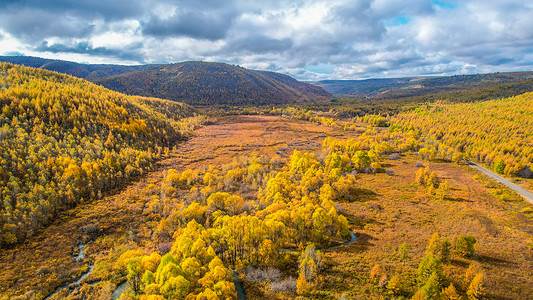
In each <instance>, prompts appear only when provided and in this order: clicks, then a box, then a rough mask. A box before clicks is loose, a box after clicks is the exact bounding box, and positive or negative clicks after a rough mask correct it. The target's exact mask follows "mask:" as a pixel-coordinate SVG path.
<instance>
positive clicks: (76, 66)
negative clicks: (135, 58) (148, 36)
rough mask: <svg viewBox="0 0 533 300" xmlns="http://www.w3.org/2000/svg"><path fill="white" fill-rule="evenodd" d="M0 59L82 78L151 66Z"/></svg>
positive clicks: (7, 57)
mask: <svg viewBox="0 0 533 300" xmlns="http://www.w3.org/2000/svg"><path fill="white" fill-rule="evenodd" d="M0 61H3V62H9V63H12V64H17V65H23V66H26V67H33V68H40V69H44V70H49V71H55V72H59V73H64V74H68V75H72V76H75V77H78V78H84V79H90V78H98V77H104V76H112V75H118V74H124V73H128V72H134V71H140V70H144V69H147V68H149V67H152V65H139V66H122V65H110V64H102V65H97V64H80V63H76V62H72V61H64V60H59V59H47V58H40V57H32V56H0Z"/></svg>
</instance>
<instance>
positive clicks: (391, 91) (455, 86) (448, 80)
mask: <svg viewBox="0 0 533 300" xmlns="http://www.w3.org/2000/svg"><path fill="white" fill-rule="evenodd" d="M528 79H533V72H506V73H489V74H475V75H455V76H445V77H405V78H383V79H367V80H323V81H317V82H314V83H313V84H315V85H318V86H321V87H323V88H324V89H325V90H327V91H328V92H330V93H332V94H342V95H354V96H360V97H369V98H376V99H383V98H400V97H412V96H421V95H427V94H431V93H437V92H445V91H454V90H464V89H471V88H477V87H485V86H490V85H496V84H504V83H514V82H520V81H525V80H528Z"/></svg>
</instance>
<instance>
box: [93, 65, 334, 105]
mask: <svg viewBox="0 0 533 300" xmlns="http://www.w3.org/2000/svg"><path fill="white" fill-rule="evenodd" d="M91 80H92V81H93V82H95V83H97V84H100V85H102V86H104V87H107V88H109V89H112V90H115V91H120V92H123V93H126V94H133V95H140V96H151V97H158V98H164V99H171V100H176V101H182V102H185V103H188V104H191V105H268V104H288V103H309V102H316V101H320V100H326V99H328V98H329V97H330V96H331V95H330V94H329V93H328V92H326V91H325V90H324V89H323V88H321V87H318V86H313V85H311V84H307V83H303V82H300V81H298V80H296V79H294V78H292V77H289V76H287V75H283V74H279V73H274V72H265V71H254V70H248V69H245V68H242V67H238V66H233V65H228V64H224V63H210V62H183V63H177V64H170V65H160V66H155V67H152V68H149V69H146V70H142V71H137V72H132V73H126V74H121V75H116V76H109V77H103V78H97V79H91Z"/></svg>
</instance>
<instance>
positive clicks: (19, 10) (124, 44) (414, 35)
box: [0, 0, 533, 79]
mask: <svg viewBox="0 0 533 300" xmlns="http://www.w3.org/2000/svg"><path fill="white" fill-rule="evenodd" d="M121 1H122V0H121ZM126 2H127V4H126ZM43 3H44V2H42V1H38V0H29V1H25V2H13V3H11V4H9V5H8V4H1V3H0V34H1V36H2V37H0V38H1V39H2V42H1V43H0V54H6V53H12V52H22V53H25V54H31V55H37V56H45V57H50V56H53V57H55V58H62V59H67V60H74V61H82V62H95V63H103V62H109V63H119V62H121V61H122V62H124V63H164V62H169V63H170V62H178V61H184V60H208V61H222V62H228V63H232V64H239V65H242V66H245V67H249V68H256V69H267V70H274V71H280V72H285V73H287V74H290V75H293V76H295V77H297V78H300V79H317V78H321V79H324V78H337V79H338V78H345V79H356V78H369V77H383V76H408V75H411V76H412V75H427V74H456V73H464V72H466V73H477V72H493V71H511V70H523V69H531V68H532V66H533V62H532V55H533V54H532V52H533V50H532V49H533V18H531V16H532V15H533V5H532V4H531V3H530V1H527V0H523V1H520V0H508V1H497V0H466V1H440V2H439V3H441V4H438V5H437V4H435V2H433V1H428V0H404V1H396V0H373V1H372V0H334V1H318V0H313V1H311V0H296V1H281V0H275V1H256V0H225V1H221V0H206V1H201V2H193V1H185V0H180V1H171V0H165V1H155V0H149V1H141V0H132V1H122V2H114V1H108V0H94V1H78V2H71V3H70V4H68V6H66V4H65V2H64V1H59V0H57V1H56V0H50V1H47V2H46V5H45V4H43ZM36 28H37V29H38V30H37V29H36ZM323 66H331V67H328V68H324V67H323ZM313 70H314V71H316V72H313Z"/></svg>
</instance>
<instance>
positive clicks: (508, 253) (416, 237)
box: [0, 116, 533, 299]
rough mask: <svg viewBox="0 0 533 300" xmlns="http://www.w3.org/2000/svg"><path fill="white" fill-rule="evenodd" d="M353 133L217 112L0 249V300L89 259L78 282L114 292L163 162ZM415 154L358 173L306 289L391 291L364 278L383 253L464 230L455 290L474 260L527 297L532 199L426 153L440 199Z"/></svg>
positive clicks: (68, 274)
mask: <svg viewBox="0 0 533 300" xmlns="http://www.w3.org/2000/svg"><path fill="white" fill-rule="evenodd" d="M355 134H356V133H353V132H351V133H350V132H343V131H339V130H335V129H333V128H329V127H324V126H318V125H316V124H312V123H309V122H304V121H297V120H292V119H285V118H282V117H274V116H227V117H222V118H220V119H219V120H218V121H217V122H215V124H213V125H209V126H205V127H203V128H201V129H199V130H197V131H196V132H195V135H194V136H193V137H192V138H191V139H189V140H188V141H186V142H183V143H182V144H180V145H178V146H177V147H176V149H175V150H173V151H171V153H170V155H169V156H168V157H167V158H166V159H164V160H162V161H161V163H160V166H159V168H158V169H157V170H155V171H153V172H151V173H149V174H147V175H145V176H144V177H142V178H139V179H138V180H137V181H135V182H133V183H131V184H129V185H128V186H126V187H125V188H124V189H122V190H121V191H117V192H116V193H115V194H111V195H108V196H105V197H104V198H103V199H100V200H95V201H93V202H90V203H86V204H83V205H79V206H78V207H76V208H74V209H72V210H69V211H66V212H64V213H62V214H61V216H60V217H59V218H57V220H56V221H55V222H54V224H53V225H51V226H50V227H48V228H46V229H44V230H43V231H42V232H40V233H38V234H37V235H36V236H35V237H34V238H33V239H32V240H30V241H27V242H25V243H23V244H20V245H17V246H16V247H15V248H13V249H8V250H2V251H1V252H0V299H15V297H14V296H19V295H23V296H22V297H20V299H42V298H43V297H44V296H46V295H48V294H50V293H51V292H53V291H54V290H55V288H56V287H58V286H61V285H62V284H63V283H64V282H67V281H70V280H71V279H73V278H77V277H78V276H79V275H80V274H82V273H83V272H85V271H86V269H87V268H88V262H89V261H97V262H98V263H97V264H96V265H95V268H94V270H93V271H92V272H91V273H90V274H89V276H87V278H85V279H84V280H85V282H87V283H89V282H97V281H100V280H102V282H100V283H97V284H95V285H86V286H84V287H83V288H85V289H95V290H101V291H104V290H106V289H107V292H109V290H111V291H112V290H113V289H114V287H115V285H116V284H118V283H120V282H121V281H123V280H124V275H123V274H122V275H121V276H118V275H117V273H113V274H107V273H106V272H107V271H106V270H111V269H113V266H108V265H109V264H112V263H111V262H112V261H116V259H117V257H118V255H119V254H120V253H121V251H123V250H124V248H132V247H133V246H132V245H135V247H138V246H140V247H142V248H144V249H145V250H146V251H153V250H156V249H157V247H158V245H157V244H156V243H154V242H153V241H152V239H151V236H152V232H153V230H154V228H156V227H157V224H158V220H153V219H150V218H149V217H148V216H147V215H146V214H144V213H143V211H144V209H145V204H146V203H147V202H148V199H149V198H150V197H153V196H154V195H157V191H156V190H155V187H156V186H157V185H158V183H160V182H161V181H162V180H163V178H164V174H165V172H166V170H168V169H170V168H173V169H176V170H178V171H179V172H181V171H183V170H185V169H186V168H189V169H201V168H205V167H207V166H209V165H222V164H227V163H231V161H232V160H233V159H234V158H236V157H239V156H249V155H251V154H253V153H257V154H259V155H267V156H270V157H274V156H276V155H281V156H285V157H287V156H289V155H290V154H292V150H293V149H299V150H305V151H310V152H321V151H323V150H322V147H321V144H322V140H323V139H324V137H325V136H332V137H337V138H349V137H351V136H354V135H355ZM417 159H419V158H418V157H417V156H416V155H414V154H408V155H402V158H401V159H398V160H387V159H384V160H383V162H382V166H383V167H384V168H386V169H389V170H392V171H393V175H392V176H389V175H387V174H385V173H377V174H359V175H358V179H357V182H358V185H359V186H358V189H357V195H356V197H355V200H354V201H351V202H343V203H339V206H340V209H341V210H342V212H343V213H344V214H345V216H346V217H347V218H348V220H349V222H350V226H351V227H352V229H353V230H354V231H355V232H356V233H357V234H358V235H359V238H358V240H357V242H355V243H353V244H351V245H349V246H345V247H338V248H334V249H331V250H326V251H324V253H325V259H326V269H325V270H324V271H323V272H322V273H323V274H324V283H323V284H322V285H321V286H320V287H319V288H318V289H317V290H316V291H315V292H314V294H313V295H312V297H314V298H321V299H337V298H338V297H339V296H342V295H345V296H346V297H348V298H349V299H379V298H383V297H384V298H388V297H389V296H387V293H386V292H384V291H383V289H381V288H379V287H378V286H377V284H376V283H375V282H373V281H372V280H371V279H370V277H369V273H370V269H371V268H372V267H373V266H374V265H375V264H377V263H379V264H381V265H382V266H383V267H384V269H385V272H386V273H387V274H388V275H389V276H392V275H394V274H396V273H399V272H404V273H405V272H407V273H408V272H412V271H413V270H415V271H416V267H417V265H418V262H419V261H420V259H421V257H422V256H423V255H424V249H425V247H426V245H427V243H428V241H429V239H430V237H431V235H432V234H433V233H434V232H438V233H439V234H440V235H441V236H442V237H449V238H450V240H453V238H454V237H455V236H458V235H462V234H466V233H470V234H472V235H473V236H475V237H476V239H477V240H478V243H477V246H476V255H475V256H474V257H473V258H472V259H463V258H459V257H456V256H454V257H453V260H452V263H451V264H448V265H446V266H445V268H444V271H445V275H446V276H447V277H449V278H451V279H452V281H453V282H454V283H455V284H456V287H457V288H459V289H461V288H462V285H461V280H462V276H463V274H464V272H465V271H466V268H467V267H468V265H469V264H470V263H473V262H477V263H479V264H480V265H481V268H482V269H483V270H484V271H485V275H486V277H485V279H486V281H485V286H486V290H487V296H488V298H491V299H533V209H532V207H531V205H530V204H529V203H527V202H525V201H523V200H522V199H521V198H520V197H519V196H518V195H516V194H514V193H512V192H509V191H508V190H506V189H504V188H502V187H500V186H499V185H497V184H495V183H494V182H492V181H490V180H489V179H487V178H485V177H484V176H483V175H480V174H479V173H478V172H477V171H476V170H474V169H471V168H469V167H468V166H466V165H457V164H452V163H445V162H431V163H429V162H424V165H426V166H427V165H429V166H430V168H431V169H432V170H434V171H435V172H436V173H437V175H438V177H439V178H440V179H441V180H447V181H448V182H449V184H450V191H449V192H448V194H447V195H446V196H445V197H444V198H443V199H440V198H436V197H434V196H432V195H429V194H428V192H427V190H426V188H425V187H423V186H420V185H418V184H417V183H415V181H414V179H415V174H416V171H417V168H416V167H415V162H416V161H417ZM80 241H85V242H87V247H86V251H85V254H86V262H82V263H77V262H76V261H75V259H74V258H75V254H77V251H78V244H79V243H80ZM404 242H405V243H406V244H407V245H408V247H409V249H410V252H409V258H408V259H407V260H406V261H404V262H399V261H398V259H397V256H396V252H397V249H398V246H399V245H401V244H402V243H404ZM106 264H107V265H106ZM414 276H416V273H415V275H414ZM245 288H246V289H247V290H246V293H247V295H248V299H261V298H264V297H265V296H268V298H269V299H275V298H279V299H284V298H287V297H292V296H291V295H293V294H290V295H289V294H285V295H284V294H274V293H271V292H269V291H268V288H267V287H266V285H265V286H262V285H258V284H251V283H248V282H245ZM104 294H105V293H104V292H102V296H104ZM63 296H64V295H63ZM58 297H61V295H58ZM104 298H105V297H103V298H102V299H104Z"/></svg>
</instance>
